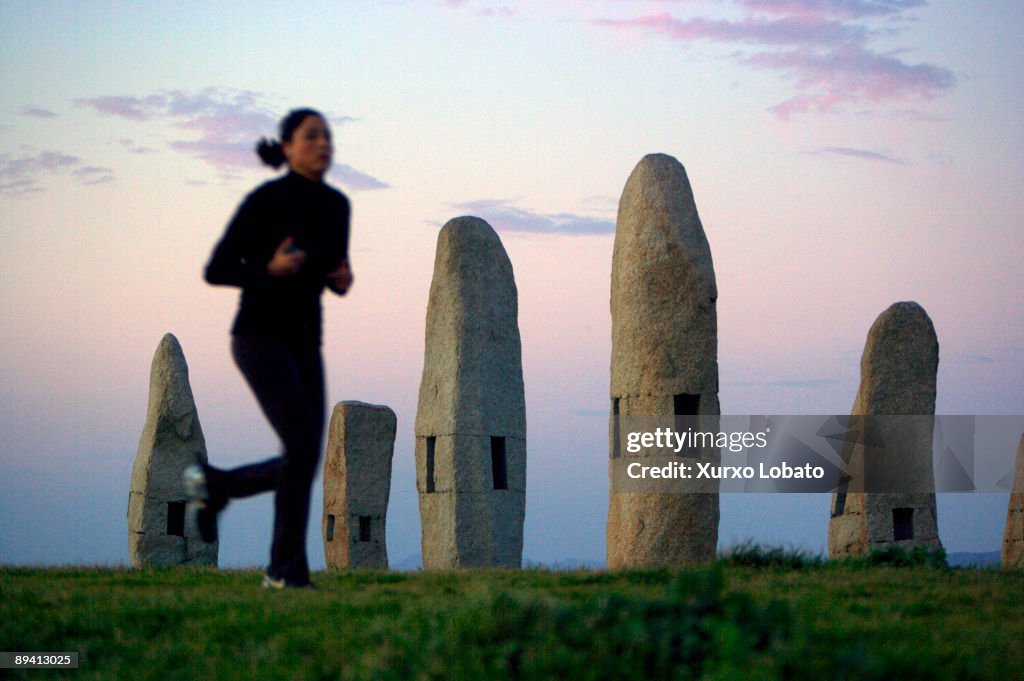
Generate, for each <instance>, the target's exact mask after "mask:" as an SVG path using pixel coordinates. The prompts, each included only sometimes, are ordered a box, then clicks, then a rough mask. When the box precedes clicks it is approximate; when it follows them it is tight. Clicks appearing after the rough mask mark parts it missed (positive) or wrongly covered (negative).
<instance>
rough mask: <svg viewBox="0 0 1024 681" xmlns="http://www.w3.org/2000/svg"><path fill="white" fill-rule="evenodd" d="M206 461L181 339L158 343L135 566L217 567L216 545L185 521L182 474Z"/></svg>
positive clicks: (134, 530)
mask: <svg viewBox="0 0 1024 681" xmlns="http://www.w3.org/2000/svg"><path fill="white" fill-rule="evenodd" d="M196 462H204V463H205V462H206V440H205V439H203V429H202V428H201V427H200V425H199V414H198V413H197V411H196V404H195V401H193V399H192V388H191V387H190V386H189V382H188V365H187V364H186V363H185V355H184V354H183V353H182V351H181V345H179V344H178V339H177V338H175V337H174V336H173V335H171V334H167V335H165V336H164V337H163V340H161V341H160V345H159V346H158V347H157V349H156V354H155V355H154V357H153V365H152V368H151V369H150V374H149V409H148V413H147V415H146V425H145V427H144V428H143V430H142V437H141V438H140V439H139V449H138V452H137V453H136V455H135V464H134V465H133V466H132V482H131V489H130V491H129V494H128V552H129V554H130V556H131V562H132V565H134V566H136V567H141V566H146V565H212V566H216V565H217V542H214V543H212V544H207V543H206V542H204V541H203V540H202V539H201V538H200V537H199V531H198V529H197V528H196V523H195V522H194V519H193V518H191V517H187V513H186V509H187V506H188V504H187V499H186V497H185V490H184V486H183V484H182V472H183V471H184V470H185V467H186V466H188V465H189V464H192V463H196Z"/></svg>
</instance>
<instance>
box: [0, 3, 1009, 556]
mask: <svg viewBox="0 0 1024 681" xmlns="http://www.w3.org/2000/svg"><path fill="white" fill-rule="evenodd" d="M1022 44H1024V5H1022V4H1021V3H1020V2H1019V1H1018V0H994V1H993V2H988V3H985V4H984V5H983V6H982V5H979V4H975V3H964V2H954V1H953V0H935V1H926V0H677V1H674V2H673V1H668V0H664V1H645V0H592V1H587V2H582V1H580V2H572V1H569V0H555V1H551V2H521V3H501V2H487V1H484V0H462V1H448V2H443V1H438V0H409V1H405V2H403V1H397V0H396V1H393V2H369V1H367V2H345V3H337V2H322V3H318V2H302V3H298V2H297V3H278V2H267V3H262V4H258V3H257V4H255V5H254V4H253V3H235V2H223V3H216V4H215V5H210V4H209V3H205V2H204V3H200V2H190V1H179V2H173V3H171V2H154V3H134V2H114V1H97V2H89V3H66V2H45V1H38V0H36V1H33V2H21V1H17V0H0V45H2V47H0V267H2V270H0V271H2V272H3V276H2V277H0V312H2V313H3V317H4V321H3V324H2V325H0V433H2V435H3V446H2V447H0V473H2V474H0V562H3V563H46V564H53V563H90V564H92V563H99V564H116V563H124V562H126V561H127V557H128V550H127V530H126V524H125V511H126V508H127V497H128V484H129V477H130V471H131V465H132V461H133V459H134V456H135V450H136V446H137V444H138V438H139V435H140V433H141V430H142V425H143V421H144V419H145V414H146V398H147V394H148V379H149V367H150V361H151V359H152V355H153V352H154V350H155V349H156V347H157V344H158V342H159V341H160V338H161V337H162V336H163V334H164V333H166V332H172V333H174V334H175V335H176V336H177V338H178V339H179V341H180V342H181V344H182V346H183V348H184V351H185V355H186V358H187V360H188V363H189V369H190V378H191V385H192V389H193V392H194V394H195V398H196V402H197V406H198V409H199V414H200V419H201V423H202V428H203V432H204V434H205V437H206V441H207V446H208V450H209V452H210V457H211V461H212V462H213V463H214V464H217V465H223V466H231V465H237V464H241V463H245V462H249V461H252V460H255V459H257V458H260V457H265V456H270V455H273V454H274V453H276V451H277V442H276V438H275V436H274V434H273V432H272V431H271V430H270V428H269V426H268V425H267V424H266V423H265V421H264V419H263V417H262V415H261V413H260V412H259V409H258V407H257V405H256V403H255V400H254V399H253V397H252V396H251V394H250V393H249V391H248V388H247V387H246V386H245V384H244V382H243V379H242V377H241V375H240V374H239V372H238V371H237V369H236V368H235V367H234V365H233V364H232V361H231V358H230V354H229V350H228V328H229V326H230V323H231V319H232V317H233V314H234V309H235V306H236V304H237V293H236V292H235V291H232V290H230V289H226V288H214V287H210V286H208V285H206V284H205V283H204V282H203V281H202V277H201V272H202V268H203V265H204V264H205V262H206V259H207V257H208V255H209V253H210V250H211V248H212V246H213V245H214V243H215V242H216V240H217V239H218V238H219V237H220V235H221V233H222V231H223V229H224V226H225V224H226V222H227V221H228V219H229V218H230V216H231V214H232V212H233V211H234V209H235V208H236V206H237V205H238V203H239V202H240V201H241V199H242V197H243V196H244V195H245V194H246V193H247V192H248V191H250V190H251V189H253V188H254V187H255V186H257V185H258V184H259V183H261V182H263V181H265V180H267V179H270V178H271V177H273V173H272V172H271V171H269V170H268V169H266V168H264V167H261V166H259V164H258V162H257V159H256V157H255V155H254V154H253V153H252V151H251V150H252V147H253V145H254V143H255V142H256V140H257V139H258V138H259V137H261V136H269V135H273V134H275V132H276V125H277V121H278V120H279V119H280V118H281V117H282V116H283V115H284V114H285V113H286V112H287V111H288V110H289V109H291V108H295V107H299V106H313V107H315V108H318V109H320V110H322V111H324V112H325V113H326V115H327V116H328V118H329V119H330V123H331V125H332V126H333V129H334V133H335V139H336V162H335V166H334V168H333V170H332V172H331V174H330V175H329V177H328V180H329V181H330V182H331V183H332V184H334V185H336V186H337V187H339V188H341V189H342V190H344V191H345V192H346V193H347V194H348V195H349V197H350V199H351V201H352V204H353V211H354V212H353V223H352V230H353V232H352V242H351V245H352V262H353V268H354V270H355V274H356V278H357V281H356V284H355V286H354V288H353V290H352V291H351V294H350V295H349V296H347V297H346V298H345V299H334V298H329V299H326V298H325V320H326V321H325V324H326V326H325V344H324V355H325V359H326V364H327V373H328V399H329V402H330V403H331V404H333V403H335V402H337V401H340V400H346V399H358V400H363V401H366V402H374V403H381V404H388V405H390V406H391V407H392V408H393V409H394V410H395V411H396V413H397V414H398V419H399V430H398V438H397V441H396V445H395V459H394V481H393V486H392V494H391V509H390V513H389V521H388V531H389V537H388V544H389V554H390V557H391V559H392V562H393V563H398V562H400V561H403V560H404V559H406V558H407V557H409V556H411V555H413V554H417V553H418V552H419V538H420V526H419V514H418V509H417V501H416V494H415V484H414V473H413V455H412V451H413V432H412V424H413V421H414V418H415V410H416V398H417V391H418V386H419V380H420V373H421V371H422V362H423V333H424V319H425V314H426V306H427V293H428V289H429V283H430V278H431V273H432V266H433V257H434V246H435V242H436V236H437V231H438V229H439V227H440V226H441V225H443V224H444V222H446V221H447V220H448V219H450V218H452V217H456V216H458V215H463V214H473V215H478V216H480V217H482V218H484V219H486V220H488V221H489V222H490V224H491V225H492V226H494V227H495V229H496V230H497V231H498V233H499V234H500V236H501V237H502V240H503V242H504V244H505V247H506V249H507V251H508V253H509V256H510V258H511V260H512V263H513V267H514V269H515V276H516V281H517V286H518V290H519V309H520V318H519V324H520V330H521V334H522V339H523V361H524V376H525V385H526V399H527V417H528V456H529V464H528V492H527V520H526V540H525V556H526V557H527V558H529V559H530V560H533V561H556V560H566V559H603V556H604V524H605V513H606V509H607V493H608V477H607V452H608V443H607V433H608V430H607V416H608V391H609V353H610V327H611V318H610V313H609V278H610V270H611V253H612V242H613V234H614V227H615V215H616V208H617V204H618V198H619V195H620V193H621V191H622V187H623V185H624V183H625V181H626V178H627V177H628V176H629V173H630V171H631V170H632V169H633V167H634V166H635V164H636V163H637V162H638V161H639V160H640V158H642V157H643V156H644V155H645V154H647V153H652V152H661V153H667V154H671V155H673V156H675V157H676V158H678V159H679V160H680V161H681V162H682V163H683V164H684V165H685V167H686V170H687V173H688V175H689V179H690V182H691V184H692V186H693V189H694V193H695V196H696V201H697V206H698V209H699V211H700V216H701V219H702V221H703V224H704V228H705V231H706V233H707V237H708V241H709V242H710V245H711V249H712V254H713V258H714V265H715V270H716V276H717V282H718V290H719V299H718V319H719V367H720V382H721V391H720V401H721V405H722V410H723V412H724V413H727V414H832V413H835V414H843V413H848V412H849V410H850V406H851V404H852V402H853V397H854V394H855V392H856V389H857V383H858V379H859V373H858V372H859V368H858V364H859V358H860V354H861V351H862V349H863V344H864V339H865V335H866V333H867V329H868V328H869V327H870V325H871V323H872V321H873V320H874V319H875V317H876V316H877V315H878V314H879V313H880V312H881V311H882V310H884V309H885V308H886V307H888V306H889V305H890V304H891V303H893V302H895V301H900V300H915V301H917V302H919V303H920V304H921V305H923V306H924V308H925V309H926V310H927V311H928V313H929V314H930V316H931V317H932V320H933V321H934V324H935V327H936V330H937V332H938V335H939V341H940V358H941V359H940V367H939V377H938V386H939V394H938V412H939V413H945V414H979V415H981V414H1013V415H1021V414H1024V391H1022V387H1024V342H1022V329H1024V297H1022V296H1021V293H1020V292H1021V290H1024V269H1022V263H1024V239H1022V228H1024V199H1022V196H1024V194H1022V191H1021V188H1022V187H1024V160H1022V159H1024V116H1022V114H1021V112H1022V111H1024V77H1022V76H1024V70H1022V67H1021V66H1020V64H1021V59H1019V53H1020V46H1021V45H1022ZM316 484H317V486H319V484H320V482H319V479H318V481H317V483H316ZM320 503H321V502H320V495H319V492H318V493H317V496H316V497H315V499H314V507H313V517H314V523H313V527H311V533H310V555H311V558H312V560H313V563H314V566H317V567H322V565H323V555H322V551H321V549H320V544H319V537H318V532H319V527H318V522H316V519H317V518H318V517H319V504H320ZM1005 514H1006V496H1005V495H980V494H976V495H952V494H950V495H940V500H939V522H940V528H941V533H942V538H943V541H944V542H945V544H946V547H947V549H948V550H951V551H991V550H997V549H998V548H999V542H1000V540H1001V537H1002V529H1003V521H1004V519H1005ZM827 522H828V498H827V497H823V496H820V495H727V496H724V497H723V499H722V524H721V533H720V535H721V542H720V545H721V547H723V548H725V547H728V546H730V545H734V544H737V543H740V542H743V541H747V540H753V541H758V542H763V543H768V544H786V545H790V546H793V547H797V548H804V549H807V550H811V551H823V550H824V548H825V544H826V532H827ZM223 536H224V539H223V541H222V544H221V563H222V564H224V565H247V566H248V565H262V564H263V563H264V562H265V560H266V555H267V550H268V546H269V537H270V500H269V498H265V499H260V500H252V501H247V502H241V503H237V504H234V505H233V506H232V507H231V508H230V509H229V510H228V511H227V512H226V514H225V516H224V521H223Z"/></svg>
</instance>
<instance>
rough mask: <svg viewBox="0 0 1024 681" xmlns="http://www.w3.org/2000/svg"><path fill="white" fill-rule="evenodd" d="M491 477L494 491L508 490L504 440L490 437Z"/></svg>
mask: <svg viewBox="0 0 1024 681" xmlns="http://www.w3.org/2000/svg"><path fill="white" fill-rule="evenodd" d="M491 477H492V478H493V479H494V489H508V462H507V461H506V459H505V438H504V437H503V436H502V437H495V436H491Z"/></svg>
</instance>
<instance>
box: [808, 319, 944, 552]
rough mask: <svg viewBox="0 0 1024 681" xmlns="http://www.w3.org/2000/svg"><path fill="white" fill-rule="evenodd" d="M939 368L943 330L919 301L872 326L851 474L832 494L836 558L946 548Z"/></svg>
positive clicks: (831, 546) (850, 451)
mask: <svg viewBox="0 0 1024 681" xmlns="http://www.w3.org/2000/svg"><path fill="white" fill-rule="evenodd" d="M938 368H939V341H938V338H937V337H936V335H935V328H934V327H933V326H932V321H931V319H930V318H929V317H928V313H926V312H925V311H924V308H922V307H921V306H920V305H918V304H917V303H913V302H903V303H895V304H893V305H891V306H890V307H889V308H888V309H887V310H885V311H884V312H882V314H880V315H879V316H878V319H876V320H875V323H874V324H872V325H871V329H870V331H869V332H868V337H867V342H866V343H865V346H864V354H863V355H862V356H861V360H860V388H859V390H858V391H857V398H856V400H855V401H854V403H853V409H852V411H851V414H852V417H854V418H852V419H851V422H850V423H851V429H850V430H851V432H850V433H849V434H848V435H847V442H846V444H845V447H846V449H844V452H843V458H844V460H846V461H847V462H848V471H849V472H850V473H849V475H847V476H844V479H841V481H840V486H839V488H838V489H837V491H836V492H835V493H834V494H833V497H832V517H831V519H830V520H829V525H828V552H829V556H830V557H833V558H836V557H843V556H856V555H864V554H867V553H870V552H871V551H873V550H875V549H881V548H886V547H889V546H896V547H899V548H903V549H912V548H916V547H919V546H923V547H926V548H929V549H933V550H937V549H939V548H941V546H942V544H941V542H940V541H939V528H938V520H937V517H936V510H935V491H934V490H935V477H934V471H933V467H932V436H933V433H932V431H933V425H934V415H935V385H936V374H937V372H938ZM855 417H865V418H862V419H857V418H855ZM892 417H899V418H892Z"/></svg>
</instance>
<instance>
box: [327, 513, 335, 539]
mask: <svg viewBox="0 0 1024 681" xmlns="http://www.w3.org/2000/svg"><path fill="white" fill-rule="evenodd" d="M327 541H334V516H333V515H328V516H327Z"/></svg>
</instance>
